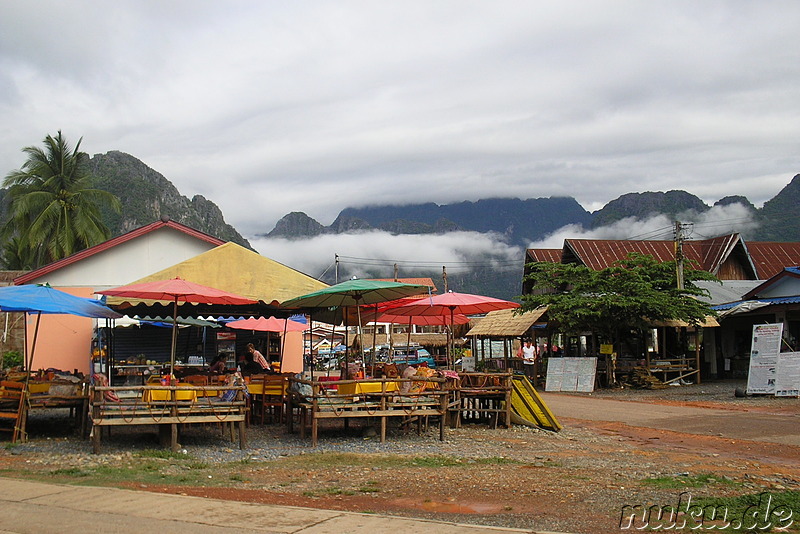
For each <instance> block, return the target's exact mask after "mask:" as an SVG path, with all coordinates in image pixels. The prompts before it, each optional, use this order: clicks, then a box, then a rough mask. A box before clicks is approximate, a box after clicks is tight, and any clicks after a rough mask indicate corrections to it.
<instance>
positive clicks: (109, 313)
mask: <svg viewBox="0 0 800 534" xmlns="http://www.w3.org/2000/svg"><path fill="white" fill-rule="evenodd" d="M0 311H5V312H33V313H63V314H67V315H79V316H81V317H94V318H105V319H119V318H120V317H122V314H120V313H117V312H115V311H114V310H112V309H111V308H109V307H107V306H105V305H104V304H102V303H101V302H100V301H97V300H92V299H87V298H83V297H76V296H74V295H70V294H69V293H65V292H63V291H59V290H58V289H55V288H53V287H50V285H49V284H35V285H34V284H27V285H22V286H7V287H0Z"/></svg>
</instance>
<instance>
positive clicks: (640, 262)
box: [520, 253, 718, 338]
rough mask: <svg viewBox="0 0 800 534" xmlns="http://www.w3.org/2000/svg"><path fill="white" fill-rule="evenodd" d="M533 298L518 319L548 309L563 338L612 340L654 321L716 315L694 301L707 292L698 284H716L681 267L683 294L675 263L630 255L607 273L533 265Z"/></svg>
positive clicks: (570, 266) (525, 303) (530, 278)
mask: <svg viewBox="0 0 800 534" xmlns="http://www.w3.org/2000/svg"><path fill="white" fill-rule="evenodd" d="M528 267H529V271H530V274H528V275H526V276H525V280H526V281H529V282H532V287H533V292H534V294H530V295H523V296H522V300H523V303H522V308H520V313H522V312H525V311H530V310H534V309H536V308H537V307H539V306H547V315H548V318H549V320H550V321H553V322H555V323H557V324H558V325H559V326H560V327H561V329H562V330H564V331H565V332H567V333H580V332H585V331H594V332H597V333H600V334H605V335H607V336H609V337H612V338H613V337H616V336H615V335H614V334H615V332H617V331H620V330H624V329H631V330H633V329H636V330H643V329H645V328H647V327H648V326H649V325H652V323H653V322H654V321H667V320H679V321H685V322H687V323H689V324H691V325H698V324H700V323H702V322H703V320H704V319H705V318H706V317H707V316H709V315H711V316H713V315H715V314H714V312H713V310H711V309H710V307H709V305H708V304H706V303H704V302H702V301H700V300H698V299H697V298H696V297H699V296H703V295H706V294H707V291H706V290H704V289H700V288H698V287H697V286H695V285H694V284H693V283H692V282H694V281H696V280H714V281H718V280H717V278H716V277H715V276H713V275H712V274H710V273H708V272H706V271H702V270H698V269H695V268H693V267H692V266H691V265H688V266H685V267H684V285H685V288H684V289H678V287H677V285H678V284H677V275H676V262H675V261H668V262H658V261H656V260H655V259H654V258H653V257H652V256H649V255H644V254H638V253H632V254H629V255H628V256H627V257H626V258H625V259H623V260H621V261H619V262H617V263H616V264H614V265H613V266H611V267H608V268H606V269H602V270H598V271H595V270H592V269H589V268H588V267H585V266H582V265H574V264H561V263H546V262H535V263H532V264H529V265H528Z"/></svg>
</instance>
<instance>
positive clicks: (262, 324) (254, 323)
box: [225, 317, 308, 332]
mask: <svg viewBox="0 0 800 534" xmlns="http://www.w3.org/2000/svg"><path fill="white" fill-rule="evenodd" d="M225 326H229V327H231V328H237V329H239V330H255V331H257V332H302V331H304V330H308V325H307V324H303V323H298V322H297V321H292V320H291V319H276V318H275V317H270V318H269V319H266V318H264V317H251V318H249V319H240V320H238V321H231V322H230V323H227V324H226V325H225Z"/></svg>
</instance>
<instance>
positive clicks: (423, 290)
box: [281, 279, 430, 309]
mask: <svg viewBox="0 0 800 534" xmlns="http://www.w3.org/2000/svg"><path fill="white" fill-rule="evenodd" d="M429 289H430V288H429V287H428V286H425V285H418V284H403V283H401V282H385V281H382V280H359V279H354V280H347V281H346V282H342V283H341V284H336V285H334V286H330V287H326V288H325V289H320V290H319V291H314V292H313V293H309V294H307V295H302V296H299V297H295V298H293V299H289V300H287V301H285V302H282V303H281V306H282V307H284V308H290V309H313V308H333V307H335V306H339V307H342V306H361V305H363V304H376V303H378V302H387V301H389V300H396V299H399V298H403V297H409V296H411V295H422V294H427V293H428V291H429Z"/></svg>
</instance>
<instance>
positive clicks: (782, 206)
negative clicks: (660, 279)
mask: <svg viewBox="0 0 800 534" xmlns="http://www.w3.org/2000/svg"><path fill="white" fill-rule="evenodd" d="M90 166H91V171H92V174H93V180H94V184H95V187H97V188H99V189H104V190H107V191H110V192H112V193H114V194H115V195H117V196H118V197H119V198H120V199H121V201H122V205H123V212H122V213H121V214H115V213H113V212H111V211H110V210H107V209H103V217H104V220H105V222H106V224H107V225H108V227H109V228H110V230H111V234H112V237H115V236H118V235H121V234H123V233H125V232H128V231H130V230H133V229H135V228H138V227H140V226H144V225H146V224H149V223H152V222H153V221H156V220H158V219H160V218H161V217H162V216H164V215H167V216H169V217H170V218H171V219H173V220H175V221H178V222H181V223H183V224H186V225H188V226H191V227H192V228H195V229H197V230H200V231H202V232H205V233H207V234H210V235H213V236H215V237H218V238H220V239H224V240H228V241H233V242H235V243H238V244H240V245H242V246H245V247H247V248H250V249H252V247H251V246H250V243H249V242H248V241H247V239H245V238H244V237H242V235H241V234H240V233H239V232H238V231H237V230H236V229H235V228H234V227H233V226H231V225H229V224H227V223H226V222H225V219H224V216H223V214H222V211H221V210H220V209H219V207H218V206H217V205H216V204H214V202H212V201H211V200H209V199H206V198H204V197H203V196H201V195H195V196H194V197H192V198H191V199H189V198H187V197H184V196H182V195H181V194H180V193H179V192H178V190H177V188H176V187H175V186H174V185H173V184H172V182H170V181H169V180H168V179H167V178H165V177H164V176H163V175H162V174H160V173H158V172H157V171H155V170H153V169H152V168H150V167H148V166H147V165H146V164H145V163H143V162H142V161H141V160H139V159H137V158H135V157H134V156H131V155H129V154H125V153H123V152H119V151H111V152H108V153H106V154H96V155H94V156H92V157H91V158H90ZM7 202H8V199H7V196H6V190H5V189H0V217H2V218H3V219H5V214H6V210H7ZM734 203H738V204H741V205H743V206H745V207H746V208H747V209H748V210H749V211H751V212H752V213H753V214H754V217H755V219H756V220H757V221H758V222H759V227H758V228H757V229H756V230H754V231H753V232H752V235H745V238H746V239H750V240H759V241H800V217H798V215H797V207H798V206H800V174H799V175H796V176H795V177H794V178H793V179H792V180H791V182H790V183H789V184H788V185H786V187H784V188H783V189H782V190H781V191H780V192H779V193H778V194H777V195H775V197H773V198H772V199H770V200H769V201H767V202H766V203H765V204H764V206H763V208H760V209H757V208H755V207H754V206H753V204H752V203H751V202H750V201H749V200H748V199H747V198H746V197H743V196H735V195H734V196H727V197H724V198H722V199H720V200H718V201H717V202H716V203H715V205H723V206H724V205H729V204H734ZM709 209H711V208H710V207H709V206H707V205H706V204H705V203H704V202H703V201H702V200H701V199H699V198H698V197H696V196H695V195H692V194H690V193H687V192H685V191H667V192H644V193H628V194H625V195H621V196H620V197H618V198H617V199H615V200H612V201H610V202H609V203H608V204H606V205H605V206H604V207H603V208H602V209H600V210H598V211H596V212H594V213H589V212H588V211H586V210H585V209H584V208H583V207H582V206H581V205H580V204H578V202H577V201H576V200H575V199H574V198H572V197H550V198H533V199H527V200H521V199H518V198H490V199H483V200H478V201H475V202H470V201H464V202H458V203H453V204H445V205H438V204H435V203H432V202H426V203H420V204H409V205H404V206H397V205H382V206H369V207H363V208H346V209H344V210H342V211H341V212H340V213H339V216H338V217H337V218H336V220H335V221H334V222H333V223H332V224H331V225H330V226H324V225H322V224H320V223H319V222H318V221H316V220H314V219H313V218H311V217H309V216H308V215H306V214H305V213H302V212H297V211H295V212H291V213H288V214H287V215H285V216H284V217H283V218H281V219H280V220H279V221H278V222H277V224H276V225H275V227H274V228H273V229H272V230H271V231H269V232H268V233H265V234H262V235H267V236H270V237H282V238H287V239H302V238H307V237H313V236H318V235H325V234H340V233H347V232H353V231H366V230H373V229H379V230H384V231H386V232H390V233H392V234H443V233H446V232H451V231H457V230H465V231H475V232H492V233H494V234H496V235H497V236H498V239H502V240H503V241H505V242H507V243H508V244H509V245H513V246H519V247H522V248H524V247H526V246H527V245H528V244H529V243H530V242H532V241H537V240H540V239H542V238H544V237H546V236H547V235H549V234H551V233H552V232H553V231H555V230H557V229H559V228H562V227H564V226H566V225H569V224H574V225H581V226H583V227H584V228H598V227H601V226H604V225H608V224H611V223H614V222H616V221H619V220H622V219H625V218H627V217H636V218H639V219H644V218H647V217H650V216H653V215H657V214H663V215H667V216H669V217H676V216H677V215H678V214H681V213H684V212H686V211H689V210H691V211H695V212H697V213H703V212H705V211H707V210H709ZM523 261H524V257H522V256H521V257H520V259H519V262H520V263H519V269H510V270H506V271H504V272H500V271H498V270H497V269H495V268H493V267H491V266H486V267H477V266H476V267H474V268H473V269H471V270H469V271H468V272H464V273H459V274H456V273H450V274H449V275H448V276H449V280H450V281H451V282H452V287H457V288H459V290H461V291H464V292H472V293H480V294H487V295H493V296H496V297H500V298H508V299H513V298H515V297H516V296H517V295H519V292H520V288H521V277H522V263H523ZM487 265H488V263H487ZM415 274H416V273H411V272H408V273H404V276H414V275H415ZM433 274H434V275H435V273H433ZM421 275H424V276H431V275H432V273H430V272H426V273H424V274H421ZM325 281H327V282H333V280H329V279H326V280H325Z"/></svg>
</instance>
